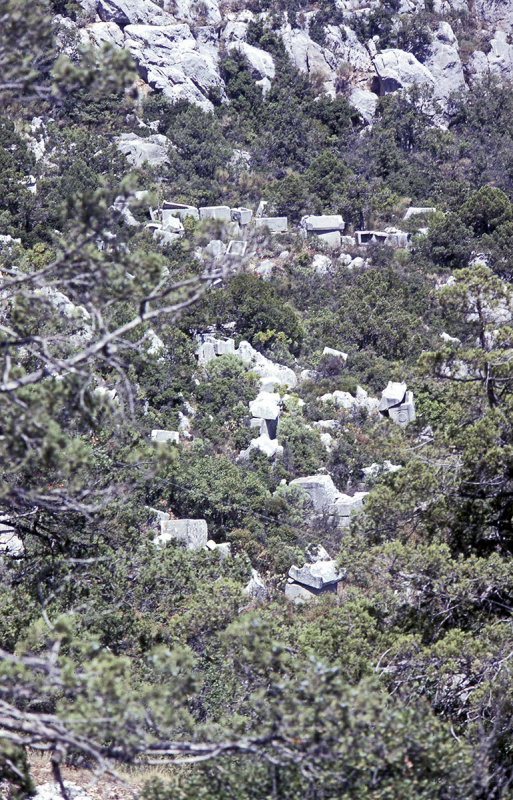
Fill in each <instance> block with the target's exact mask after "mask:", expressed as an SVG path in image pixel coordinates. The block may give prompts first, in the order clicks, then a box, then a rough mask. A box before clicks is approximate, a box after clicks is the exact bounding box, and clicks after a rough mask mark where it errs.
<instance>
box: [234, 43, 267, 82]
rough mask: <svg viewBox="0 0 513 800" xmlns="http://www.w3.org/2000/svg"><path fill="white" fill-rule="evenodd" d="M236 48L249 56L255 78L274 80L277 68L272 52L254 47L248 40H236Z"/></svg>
mask: <svg viewBox="0 0 513 800" xmlns="http://www.w3.org/2000/svg"><path fill="white" fill-rule="evenodd" d="M234 48H235V49H236V50H239V51H240V52H241V53H242V54H243V55H244V56H245V57H246V58H247V60H248V62H249V66H250V69H251V75H252V77H253V78H254V79H255V80H259V79H262V78H267V79H268V80H270V81H272V80H274V76H275V74H276V69H275V67H274V59H273V57H272V55H271V54H270V53H267V52H266V51H265V50H260V49H259V48H258V47H253V45H251V44H248V43H247V42H235V44H234Z"/></svg>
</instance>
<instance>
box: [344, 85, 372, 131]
mask: <svg viewBox="0 0 513 800" xmlns="http://www.w3.org/2000/svg"><path fill="white" fill-rule="evenodd" d="M378 99H379V98H378V96H377V95H376V94H374V92H370V91H369V90H368V89H361V88H360V87H359V86H353V88H352V89H351V92H350V93H349V102H350V103H351V105H352V106H353V108H356V110H357V111H358V113H359V115H360V116H361V118H362V119H363V121H364V122H368V123H370V122H372V121H373V119H374V115H375V114H376V107H377V105H378Z"/></svg>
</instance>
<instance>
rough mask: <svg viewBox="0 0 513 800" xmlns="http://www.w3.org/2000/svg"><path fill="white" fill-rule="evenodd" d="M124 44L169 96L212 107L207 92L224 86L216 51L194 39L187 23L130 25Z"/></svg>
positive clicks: (148, 79)
mask: <svg viewBox="0 0 513 800" xmlns="http://www.w3.org/2000/svg"><path fill="white" fill-rule="evenodd" d="M125 47H127V48H128V50H130V52H131V53H132V55H133V57H134V59H135V61H136V62H137V64H138V68H139V72H140V74H141V76H142V77H143V79H144V80H145V81H146V82H147V83H148V84H149V85H150V86H152V87H153V88H155V89H160V90H162V92H163V93H164V94H165V95H166V97H168V98H169V99H170V100H188V101H189V102H191V103H195V104H196V105H199V106H200V107H201V108H203V109H204V110H205V111H211V110H212V108H213V106H212V103H211V102H210V101H209V100H208V99H207V97H206V93H207V92H208V90H209V88H210V87H211V86H218V87H219V88H220V89H223V87H224V84H223V82H222V80H221V76H220V75H219V70H218V66H217V54H216V51H215V50H214V51H212V48H210V47H209V46H208V44H207V45H204V44H202V43H201V42H200V41H199V40H197V39H195V38H194V36H193V35H192V33H191V30H190V28H189V26H188V25H186V24H180V25H128V26H127V27H126V28H125Z"/></svg>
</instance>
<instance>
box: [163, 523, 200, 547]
mask: <svg viewBox="0 0 513 800" xmlns="http://www.w3.org/2000/svg"><path fill="white" fill-rule="evenodd" d="M175 539H176V540H178V541H180V542H185V545H186V547H187V550H201V549H202V548H203V547H206V545H207V541H208V528H207V523H206V521H205V520H204V519H171V520H161V522H160V534H159V535H158V536H156V537H155V539H154V540H153V541H154V544H156V545H164V544H166V543H167V542H169V541H171V540H175Z"/></svg>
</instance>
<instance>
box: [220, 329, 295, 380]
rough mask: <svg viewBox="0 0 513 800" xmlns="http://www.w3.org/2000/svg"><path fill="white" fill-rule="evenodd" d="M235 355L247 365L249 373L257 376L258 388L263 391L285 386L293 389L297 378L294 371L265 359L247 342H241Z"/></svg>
mask: <svg viewBox="0 0 513 800" xmlns="http://www.w3.org/2000/svg"><path fill="white" fill-rule="evenodd" d="M235 355H236V356H238V357H239V358H241V359H242V361H244V362H245V363H246V364H248V366H250V368H251V371H252V372H254V373H256V375H258V376H259V379H260V388H261V389H262V390H263V391H272V390H273V389H274V386H275V385H278V386H286V387H287V388H288V389H294V388H295V386H296V384H297V378H296V375H295V372H294V370H292V369H290V367H285V366H284V365H282V364H276V363H275V362H274V361H271V360H270V359H268V358H266V357H265V356H263V355H262V354H261V353H259V352H258V351H257V350H255V349H254V348H253V347H252V346H251V344H250V343H249V342H246V341H242V342H241V343H240V344H239V347H238V348H237V350H236V351H235Z"/></svg>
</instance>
